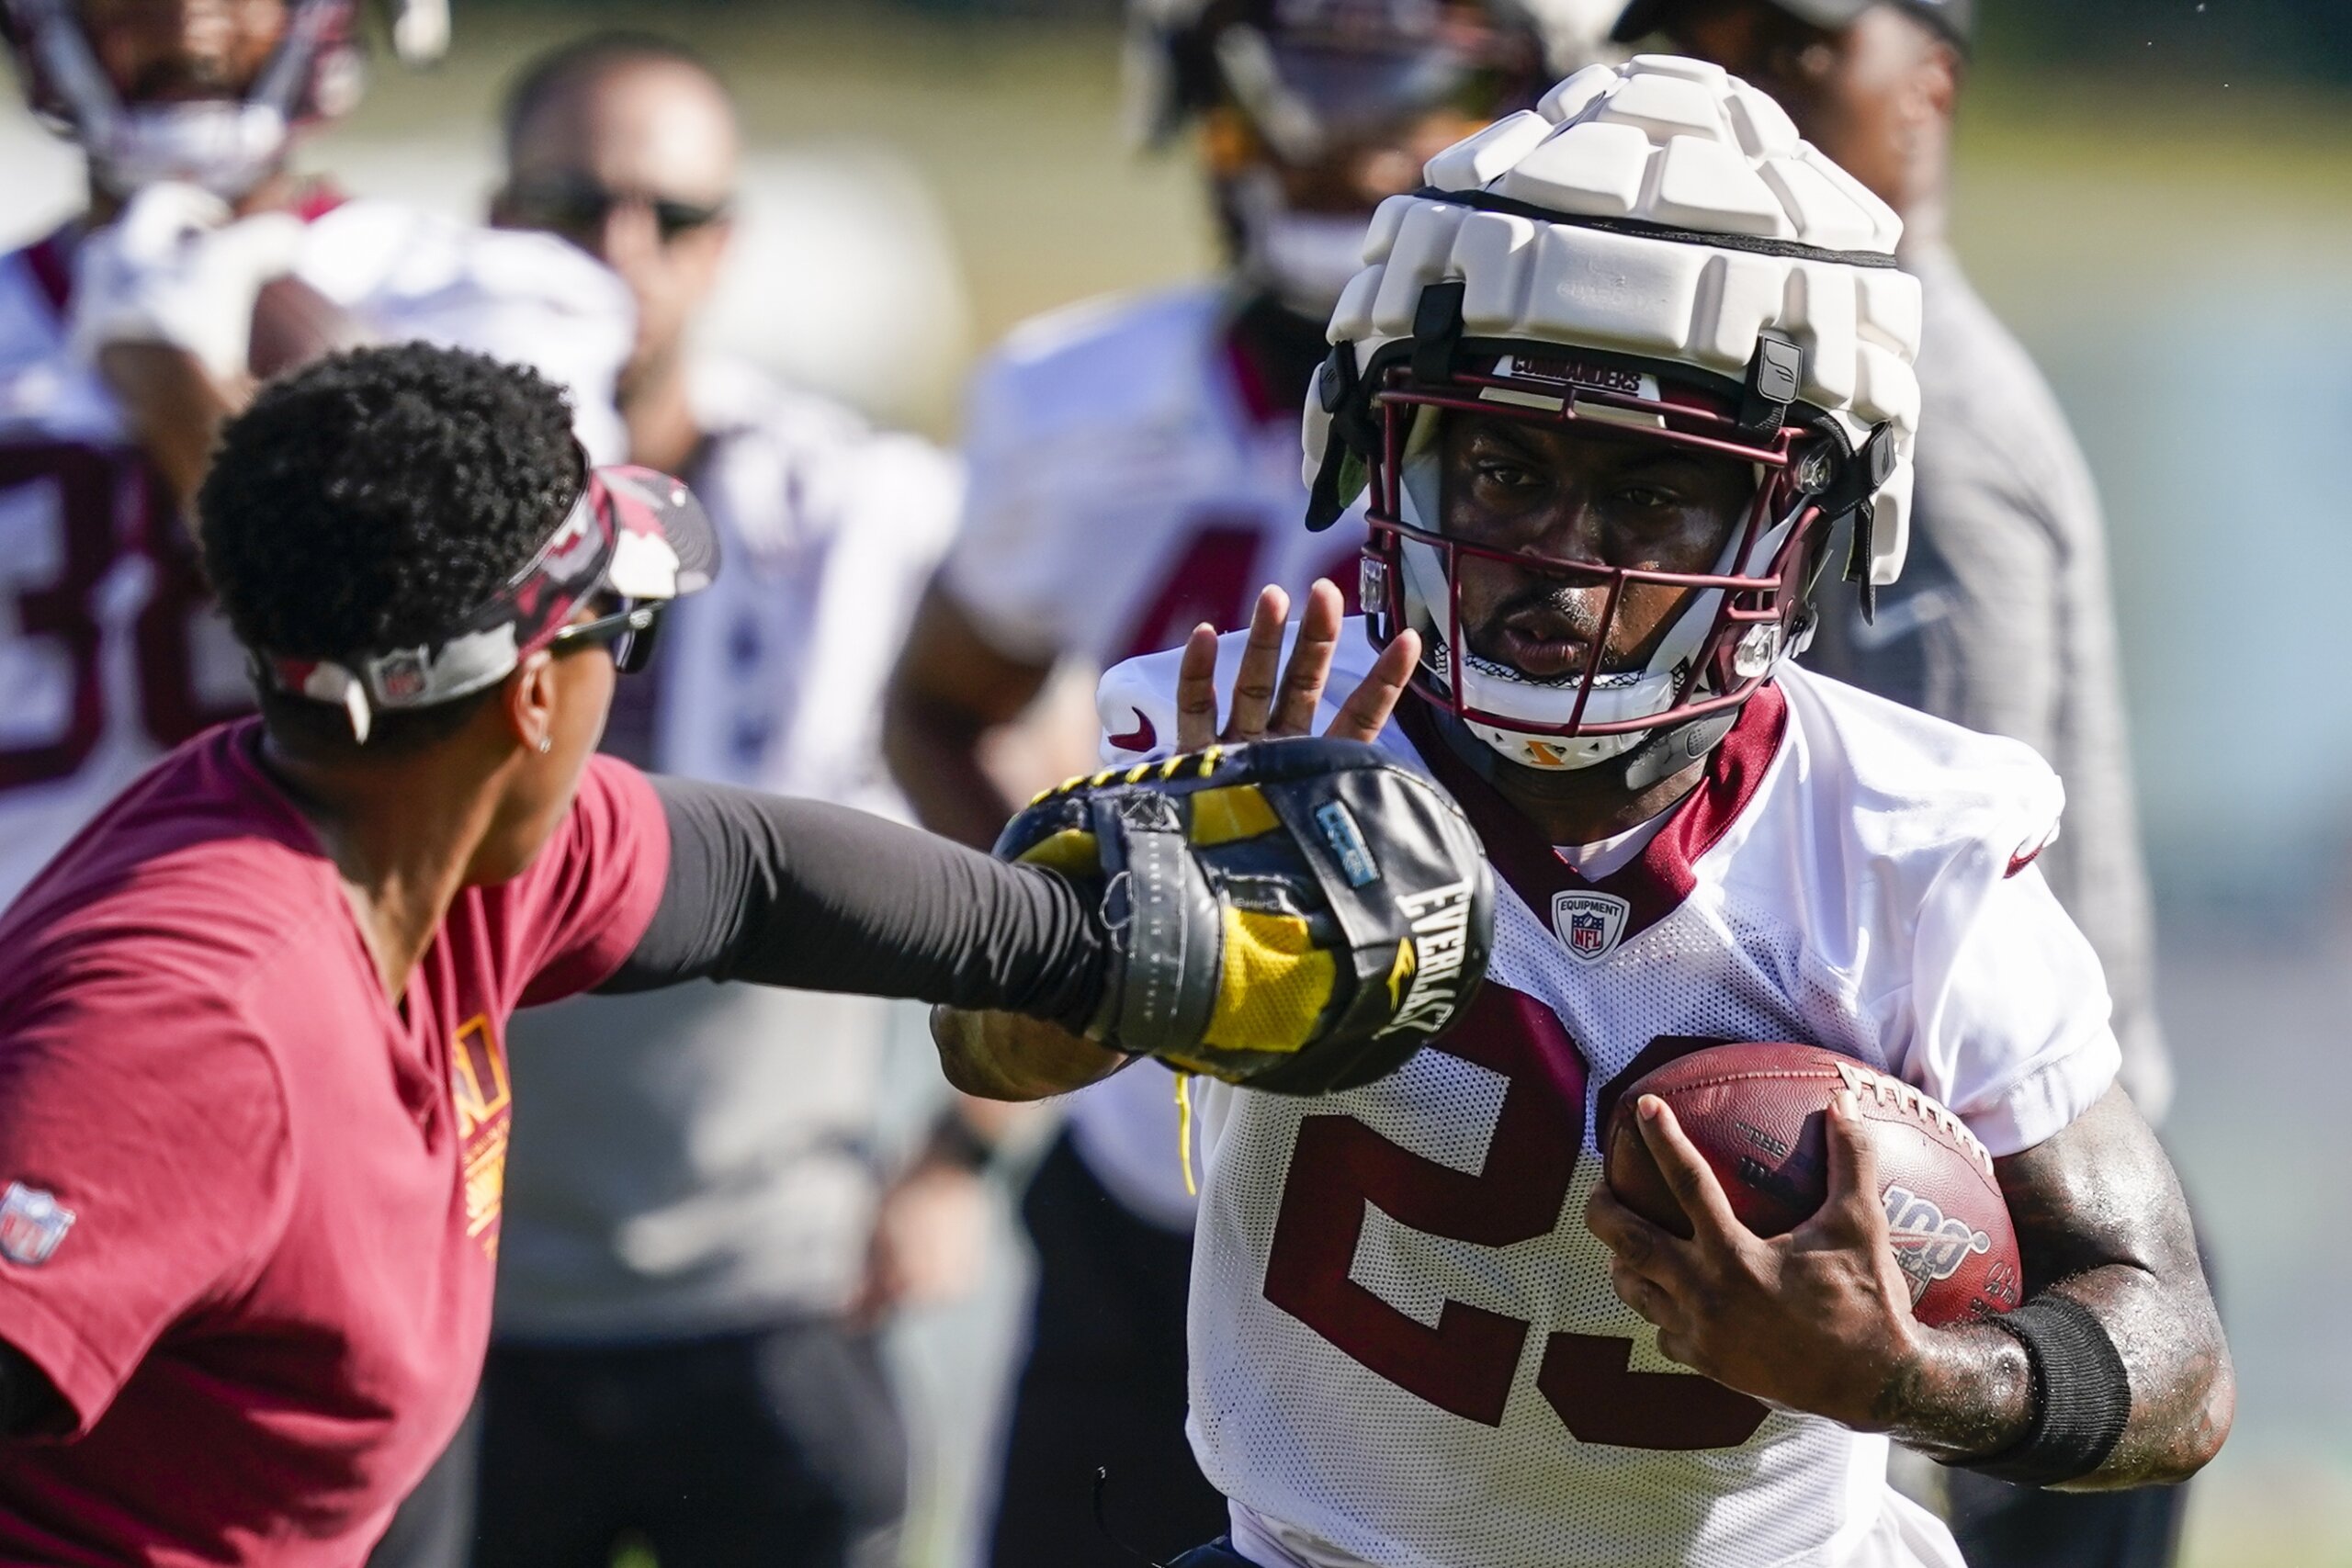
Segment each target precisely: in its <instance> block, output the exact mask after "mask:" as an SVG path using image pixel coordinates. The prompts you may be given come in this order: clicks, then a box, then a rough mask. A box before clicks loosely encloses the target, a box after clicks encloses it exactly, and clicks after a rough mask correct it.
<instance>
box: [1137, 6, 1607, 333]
mask: <svg viewBox="0 0 2352 1568" xmlns="http://www.w3.org/2000/svg"><path fill="white" fill-rule="evenodd" d="M1617 9H1618V6H1617V3H1616V0H1134V4H1133V5H1132V6H1131V9H1130V12H1129V28H1128V39H1127V49H1126V73H1125V74H1126V83H1127V95H1126V96H1127V110H1128V116H1129V119H1130V122H1131V129H1132V130H1133V131H1134V132H1135V134H1136V137H1137V139H1138V140H1139V141H1143V142H1144V143H1146V144H1152V145H1157V144H1161V143H1164V142H1166V141H1168V140H1169V139H1170V138H1171V137H1172V136H1173V135H1174V134H1175V133H1176V132H1177V131H1178V130H1181V129H1182V127H1183V126H1184V125H1185V124H1186V123H1187V122H1189V121H1193V120H1194V119H1198V120H1199V121H1200V123H1201V125H1202V128H1203V131H1204V152H1205V154H1206V158H1207V163H1208V166H1209V174H1210V177H1211V179H1212V181H1213V182H1214V185H1215V187H1216V206H1217V213H1218V218H1219V220H1220V221H1221V223H1222V224H1223V226H1224V228H1225V230H1226V238H1227V243H1228V245H1229V247H1230V249H1231V251H1232V253H1233V255H1234V257H1235V260H1236V263H1237V265H1238V267H1239V270H1240V271H1241V272H1242V273H1243V275H1244V276H1248V277H1250V278H1251V279H1252V280H1253V281H1255V282H1257V283H1260V284H1261V285H1263V286H1265V287H1267V288H1270V289H1271V290H1272V292H1274V293H1275V294H1276V295H1277V296H1278V297H1279V298H1281V299H1283V300H1284V301H1285V302H1286V303H1288V304H1291V305H1292V306H1294V307H1295V308H1296V309H1298V310H1301V311H1302V312H1304V313H1306V314H1309V315H1312V316H1316V317H1318V318H1319V317H1322V316H1325V315H1328V314H1329V310H1330V309H1331V304H1332V301H1334V300H1335V299H1338V298H1339V293H1340V289H1341V288H1343V287H1345V286H1346V284H1347V281H1348V279H1349V278H1350V277H1352V276H1354V275H1355V272H1356V269H1357V268H1358V267H1359V266H1360V265H1362V254H1361V253H1362V248H1363V233H1364V224H1365V221H1366V220H1367V219H1369V217H1370V216H1371V208H1372V206H1373V202H1372V201H1371V200H1363V201H1362V202H1361V204H1360V205H1358V204H1357V203H1356V202H1355V201H1353V200H1351V199H1349V198H1348V197H1344V196H1336V197H1333V198H1329V199H1325V200H1321V201H1317V202H1313V203H1309V204H1302V203H1300V202H1298V201H1296V200H1295V199H1294V197H1293V194H1292V190H1291V188H1290V187H1291V186H1292V184H1293V183H1294V182H1295V180H1296V179H1297V178H1299V177H1301V176H1305V177H1306V178H1307V179H1310V180H1314V181H1317V183H1327V184H1328V183H1330V182H1331V181H1333V180H1334V179H1337V178H1339V177H1340V175H1341V171H1342V170H1343V169H1344V168H1345V166H1346V165H1347V164H1350V163H1351V162H1353V161H1354V160H1357V159H1361V158H1363V157H1365V156H1367V155H1376V154H1378V153H1380V152H1385V151H1387V150H1390V149H1394V148H1397V147H1398V146H1399V145H1400V144H1402V143H1403V142H1404V141H1406V140H1407V139H1408V133H1412V132H1414V131H1416V130H1417V129H1419V128H1421V127H1424V126H1426V125H1427V124H1428V123H1429V122H1430V120H1432V119H1433V118H1440V117H1451V118H1458V119H1459V120H1460V126H1459V130H1461V131H1466V130H1473V129H1476V127H1478V126H1481V125H1485V124H1487V122H1489V121H1491V120H1492V119H1494V118H1496V117H1497V116H1498V115H1501V114H1508V113H1510V111H1511V110H1513V109H1515V108H1521V107H1526V106H1528V105H1531V104H1532V103H1533V102H1534V101H1535V98H1536V96H1537V95H1538V94H1540V93H1541V92H1542V91H1543V90H1544V87H1545V86H1546V85H1548V84H1549V83H1550V82H1551V81H1552V80H1553V79H1554V78H1555V77H1557V76H1558V75H1559V74H1561V73H1563V72H1564V71H1566V70H1570V69H1573V68H1574V67H1576V66H1577V65H1582V64H1584V63H1586V62H1589V61H1590V60H1593V59H1595V58H1597V51H1600V50H1602V49H1604V48H1606V47H1607V45H1606V43H1605V40H1606V38H1607V35H1608V31H1609V24H1610V22H1611V20H1613V18H1614V14H1615V11H1616V10H1617ZM1445 133H1446V134H1454V133H1458V132H1457V131H1455V130H1453V129H1452V128H1449V129H1448V130H1447V131H1446V132H1445ZM1420 134H1422V135H1426V134H1427V131H1426V130H1421V131H1420ZM1420 156H1421V155H1420V154H1415V155H1413V160H1412V161H1413V163H1418V162H1419V157H1420ZM1407 167H1408V169H1409V167H1410V165H1409V164H1408V165H1407ZM1408 183H1409V176H1408V178H1407V179H1404V180H1399V181H1398V182H1397V185H1396V186H1394V187H1392V188H1402V187H1403V186H1405V185H1406V184H1408Z"/></svg>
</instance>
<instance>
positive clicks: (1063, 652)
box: [943, 284, 1363, 1229]
mask: <svg viewBox="0 0 2352 1568" xmlns="http://www.w3.org/2000/svg"><path fill="white" fill-rule="evenodd" d="M1232 307H1233V301H1232V299H1231V297H1230V295H1229V294H1228V293H1227V291H1226V290H1224V289H1222V288H1218V287H1216V286H1214V285H1207V284H1204V285H1199V286H1195V287H1191V288H1176V289H1170V290H1166V291H1162V292H1158V293H1152V294H1146V295H1139V296H1133V297H1127V298H1122V299H1105V300H1096V301H1092V302H1090V303H1084V304H1080V305H1075V306H1070V307H1068V308H1065V309H1063V310H1056V311H1053V312H1050V313H1048V314H1046V315H1044V316H1041V317H1038V318H1037V319H1035V321H1030V322H1028V323H1026V324H1025V325H1023V326H1022V327H1019V328H1017V329H1015V331H1014V332H1013V333H1012V335H1011V337H1009V338H1008V339H1007V340H1006V342H1005V343H1004V344H1002V345H1001V347H999V348H998V349H997V350H996V351H995V352H994V353H993V354H991V355H989V358H988V359H987V360H986V361H985V362H984V363H983V364H982V366H981V367H980V368H979V370H978V372H977V373H976V375H975V377H974V378H973V382H972V387H971V391H970V394H969V398H968V408H967V419H966V422H965V423H966V435H965V456H966V459H967V463H968V465H969V490H968V491H967V501H966V503H965V511H964V518H963V523H962V526H961V528H960V530H959V532H958V535H957V537H956V543H955V545H954V547H952V549H951V550H950V552H949V555H948V558H947V562H946V564H945V567H944V571H943V582H944V586H945V588H946V590H947V592H949V593H950V594H951V595H952V596H953V597H954V598H955V600H956V604H958V605H959V606H960V607H961V608H962V609H963V610H964V611H965V613H966V614H967V616H968V617H969V618H970V619H971V621H972V623H973V625H974V626H977V627H978V628H979V629H980V631H981V633H982V634H983V635H984V636H986V637H988V639H989V641H990V642H991V643H993V644H994V645H995V646H996V647H997V648H998V649H1001V650H1002V651H1003V652H1005V653H1006V654H1007V655H1009V656H1011V657H1013V658H1017V659H1024V660H1040V661H1050V660H1059V659H1065V658H1066V659H1070V660H1080V661H1082V662H1084V663H1086V664H1088V665H1091V667H1093V668H1094V669H1096V670H1101V669H1105V668H1108V667H1109V666H1110V665H1113V664H1115V663H1117V662H1118V661H1119V660H1123V659H1125V658H1128V657H1129V656H1131V655H1134V654H1138V653H1148V652H1156V651H1158V650H1159V649H1164V648H1171V647H1174V646H1176V645H1177V644H1179V643H1181V642H1182V640H1183V638H1184V636H1185V634H1186V633H1187V632H1189V631H1191V630H1192V628H1193V626H1196V625H1198V624H1199V623H1200V622H1202V621H1204V620H1205V621H1209V622H1211V623H1213V624H1215V625H1216V626H1221V627H1229V626H1242V625H1244V624H1246V623H1247V621H1248V618H1249V613H1250V604H1251V603H1252V602H1253V601H1254V600H1255V599H1256V597H1257V593H1258V590H1259V589H1260V588H1261V586H1263V585H1264V584H1266V583H1269V582H1273V583H1279V584H1281V585H1282V586H1283V587H1284V588H1286V589H1288V590H1290V592H1291V593H1292V594H1293V596H1294V597H1295V596H1296V595H1297V594H1298V593H1300V592H1304V591H1305V589H1306V586H1307V584H1308V583H1310V582H1312V581H1314V580H1315V579H1316V578H1317V577H1318V576H1323V577H1330V578H1332V579H1334V580H1335V581H1338V582H1339V583H1340V585H1341V586H1342V587H1343V588H1346V589H1347V590H1349V592H1351V594H1352V592H1353V588H1354V584H1355V581H1356V557H1357V554H1358V552H1359V551H1360V550H1361V549H1362V548H1363V521H1362V517H1361V515H1360V514H1358V515H1355V516H1351V518H1350V519H1349V520H1348V521H1346V522H1344V523H1342V524H1341V525H1340V526H1338V527H1335V528H1333V529H1332V530H1331V531H1330V532H1329V533H1326V534H1319V535H1318V534H1309V533H1308V532H1307V531H1306V529H1305V528H1303V527H1301V526H1300V525H1299V523H1300V519H1301V518H1303V517H1304V516H1305V515H1306V485H1305V483H1304V482H1303V481H1302V480H1301V479H1300V478H1299V472H1298V408H1297V404H1296V403H1295V401H1284V402H1280V403H1279V406H1276V403H1275V401H1274V400H1264V399H1263V398H1262V396H1261V393H1260V392H1259V391H1258V389H1256V388H1255V387H1254V386H1253V385H1252V384H1250V381H1249V380H1248V373H1247V372H1246V371H1245V370H1244V369H1243V368H1242V367H1241V366H1240V364H1239V363H1238V360H1237V358H1236V356H1235V355H1234V354H1233V353H1232V350H1231V343H1230V338H1229V335H1228V333H1227V321H1228V318H1229V315H1230V312H1231V310H1232ZM1130 728H1132V721H1128V722H1125V723H1119V724H1114V726H1113V727H1112V732H1113V733H1114V734H1119V733H1124V732H1125V731H1127V730H1129V729H1130ZM1165 733H1166V732H1165V730H1164V729H1163V731H1162V734H1165ZM1068 1105H1069V1134H1070V1137H1071V1140H1072V1141H1073V1143H1074V1144H1075V1145H1077V1148H1078V1151H1079V1154H1080V1157H1081V1158H1083V1159H1084V1160H1085V1161H1086V1163H1087V1166H1088V1168H1090V1169H1091V1170H1092V1171H1093V1172H1094V1174H1095V1175H1096V1176H1097V1177H1098V1178H1099V1179H1101V1181H1102V1182H1103V1186H1104V1187H1105V1188H1106V1189H1107V1190H1109V1191H1110V1192H1111V1193H1112V1194H1113V1195H1114V1197H1116V1198H1117V1199H1118V1200H1119V1201H1120V1202H1121V1203H1123V1204H1124V1205H1125V1206H1126V1207H1127V1208H1128V1209H1129V1210H1131V1211H1132V1212H1133V1213H1136V1215H1137V1216H1138V1217H1140V1218H1143V1219H1145V1220H1148V1221H1149V1222H1150V1223H1152V1224H1158V1225H1160V1226H1162V1227H1163V1228H1169V1229H1181V1228H1182V1227H1184V1226H1187V1225H1189V1224H1191V1223H1192V1212H1193V1200H1192V1198H1191V1196H1190V1195H1188V1194H1187V1193H1186V1192H1185V1190H1184V1182H1183V1172H1182V1167H1181V1165H1180V1163H1179V1158H1178V1155H1177V1115H1176V1106H1175V1099H1174V1089H1173V1086H1172V1084H1171V1082H1170V1078H1169V1076H1168V1074H1167V1073H1165V1072H1164V1071H1161V1070H1159V1069H1158V1068H1156V1067H1153V1068H1148V1069H1147V1068H1142V1067H1138V1068H1136V1069H1135V1070H1133V1071H1129V1072H1125V1073H1121V1074H1119V1075H1118V1076H1117V1077H1114V1078H1111V1079H1110V1080H1109V1081H1107V1082H1105V1083H1102V1084H1098V1085H1095V1086H1094V1087H1093V1088H1091V1089H1086V1090H1084V1091H1082V1092H1081V1093H1079V1094H1076V1095H1073V1096H1071V1097H1070V1098H1069V1101H1068Z"/></svg>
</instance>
